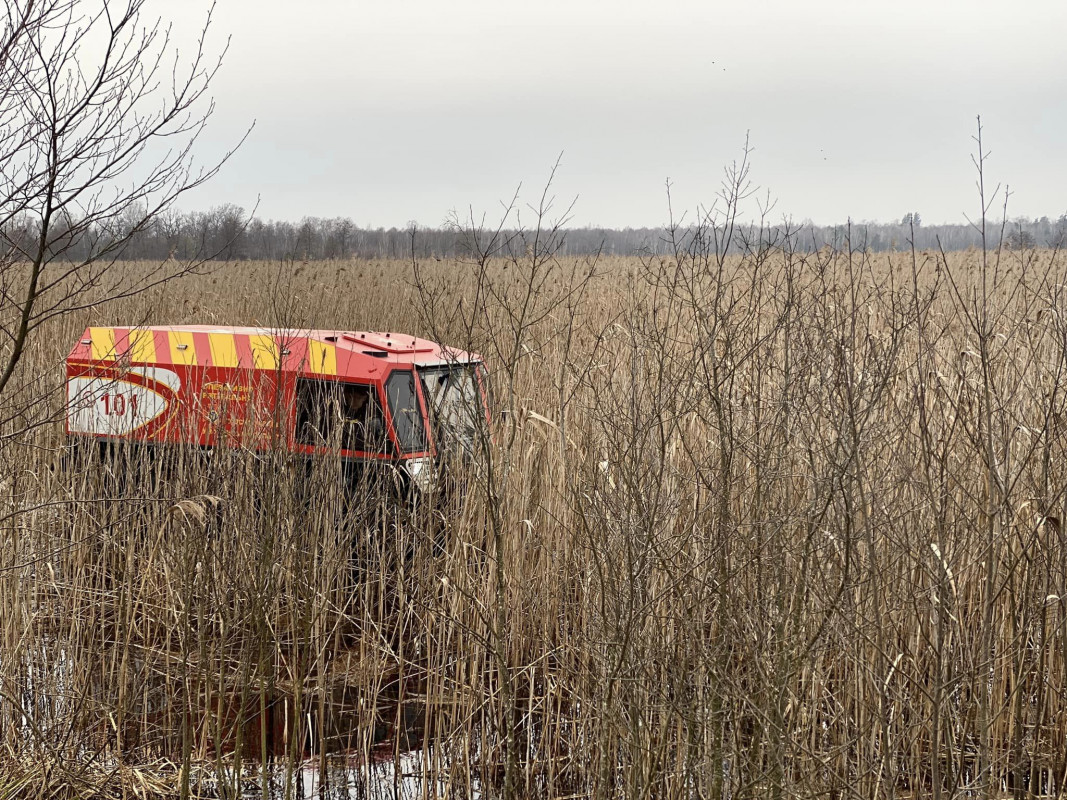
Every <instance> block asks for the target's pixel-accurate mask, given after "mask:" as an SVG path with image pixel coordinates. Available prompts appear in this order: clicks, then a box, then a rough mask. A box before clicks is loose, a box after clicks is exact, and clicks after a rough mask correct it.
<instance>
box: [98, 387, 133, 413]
mask: <svg viewBox="0 0 1067 800" xmlns="http://www.w3.org/2000/svg"><path fill="white" fill-rule="evenodd" d="M127 398H129V400H128V401H127ZM103 399H104V414H105V415H106V416H109V417H123V416H126V409H127V406H128V407H129V410H130V416H132V417H136V416H137V395H136V394H133V393H130V394H129V395H126V394H105V395H104V398H103Z"/></svg>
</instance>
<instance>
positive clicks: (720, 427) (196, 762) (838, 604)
mask: <svg viewBox="0 0 1067 800" xmlns="http://www.w3.org/2000/svg"><path fill="white" fill-rule="evenodd" d="M554 236H555V234H554V233H553V232H546V234H545V235H544V238H542V239H537V240H534V239H531V241H530V243H529V247H528V248H527V250H526V255H525V256H524V257H521V258H498V257H495V256H493V255H492V251H491V248H490V247H489V246H487V245H485V243H484V242H483V243H481V244H475V246H474V247H473V248H472V253H474V255H473V256H472V257H471V258H469V259H465V260H460V261H456V262H440V263H438V262H433V263H428V264H426V263H423V264H414V265H413V264H411V263H406V262H379V261H344V262H326V263H318V264H300V263H294V264H282V265H277V264H267V263H233V264H227V265H224V266H219V267H218V268H216V269H214V270H212V271H210V272H207V273H205V274H202V275H193V276H189V277H186V278H183V279H182V280H180V281H176V282H173V283H169V284H165V285H163V286H161V287H158V288H157V289H154V290H152V291H150V292H147V293H145V294H142V295H139V296H136V297H133V298H129V299H126V300H120V301H116V302H112V303H105V304H102V305H100V306H99V307H97V308H94V309H92V310H91V311H88V312H85V313H84V314H82V315H81V316H78V315H70V316H66V317H59V318H57V319H55V320H53V321H51V322H50V323H49V324H48V327H47V329H46V330H42V331H41V332H40V334H39V335H38V336H37V338H36V339H34V340H33V345H32V350H31V352H29V353H28V354H27V356H26V357H25V358H24V360H23V363H22V364H21V365H20V370H19V373H18V382H19V383H18V386H17V387H15V388H14V389H11V388H9V390H8V392H7V393H6V394H5V396H4V401H5V407H4V409H3V426H4V427H3V434H4V436H5V437H7V441H6V446H5V447H4V448H2V449H0V454H2V457H3V458H4V461H5V463H4V464H3V472H2V474H3V476H4V481H3V485H2V502H3V506H4V508H3V511H2V514H0V521H2V525H0V593H2V596H3V608H4V614H3V621H2V626H3V628H2V633H0V714H2V715H3V719H4V723H3V727H2V728H0V736H2V742H0V745H2V746H0V761H2V766H0V775H2V776H3V777H2V778H0V793H3V794H4V795H5V796H10V795H24V796H36V795H41V796H56V797H63V796H87V795H89V794H93V793H96V792H104V793H106V794H109V795H114V796H118V795H120V794H122V795H126V796H150V795H175V796H177V795H183V796H184V795H190V794H191V795H194V796H195V795H198V794H202V795H209V796H235V795H236V794H238V793H239V792H240V791H241V788H242V786H246V785H249V784H262V783H264V782H266V783H269V784H271V787H272V791H275V792H280V793H282V794H284V795H286V796H295V795H296V794H297V793H298V792H299V791H301V781H300V769H301V768H302V766H304V765H307V764H309V763H310V764H311V765H313V766H316V767H317V768H318V769H319V774H320V775H323V776H326V777H327V778H328V780H329V781H332V785H333V787H334V788H338V789H339V788H340V787H341V786H342V784H345V783H346V782H347V783H348V784H349V789H346V790H345V791H351V792H352V793H353V795H352V796H362V795H361V792H362V793H365V794H367V795H368V796H374V794H375V792H377V791H382V792H384V791H385V790H386V789H387V788H390V787H382V786H379V785H378V784H377V783H376V782H375V779H374V776H373V771H372V770H371V768H370V765H371V764H372V763H373V762H374V761H375V760H381V759H382V758H385V759H386V760H388V759H390V758H392V757H395V756H399V754H400V753H401V752H402V751H403V750H407V749H412V748H417V749H418V750H419V752H420V753H421V758H420V759H418V760H417V761H416V762H413V763H415V764H417V766H416V767H415V770H416V771H417V772H418V773H419V775H418V776H416V777H418V778H420V779H421V781H422V782H421V788H420V789H419V790H418V791H419V792H425V793H426V794H427V795H434V794H437V795H441V796H444V795H446V794H447V796H451V797H464V796H469V795H471V794H472V793H478V792H480V793H481V794H482V795H483V796H498V795H499V796H509V797H520V796H521V797H527V796H531V797H558V798H563V797H595V798H600V797H716V798H717V797H729V798H745V797H752V798H757V797H758V798H764V797H800V796H828V797H840V798H846V797H857V798H858V797H863V798H891V797H898V796H899V797H919V796H923V797H925V796H933V797H956V796H986V797H988V796H1002V795H1005V794H1014V795H1015V796H1033V795H1042V796H1044V795H1057V796H1058V795H1059V794H1061V793H1062V792H1063V787H1064V784H1065V782H1067V756H1065V754H1067V695H1065V692H1067V542H1065V541H1064V538H1063V528H1062V525H1061V520H1062V519H1063V518H1064V513H1065V504H1067V496H1065V489H1067V474H1065V471H1064V469H1063V465H1064V463H1065V450H1067V417H1065V413H1067V397H1065V395H1064V392H1063V390H1062V388H1061V387H1062V385H1063V375H1064V373H1065V371H1067V321H1065V319H1064V317H1063V308H1064V305H1063V300H1064V297H1063V293H1064V285H1065V276H1064V268H1063V263H1062V259H1061V258H1060V255H1059V254H1058V253H1057V252H1054V251H1018V252H1015V251H1013V252H1003V253H998V252H995V251H991V252H988V253H982V252H969V253H959V254H949V255H947V256H945V255H942V254H940V253H935V252H926V253H922V252H919V253H910V252H909V253H894V254H882V255H878V256H877V257H875V256H871V255H868V254H866V253H864V252H862V251H861V250H853V249H852V248H850V247H849V246H848V245H847V243H846V246H845V247H843V248H841V249H840V250H835V251H830V250H824V251H821V252H819V253H816V254H811V253H802V252H799V251H796V250H794V249H792V248H791V246H790V242H789V241H784V242H777V243H775V244H774V245H773V246H771V245H769V244H759V245H753V246H752V247H751V248H749V249H748V250H747V251H746V252H745V253H743V254H740V255H731V256H729V257H720V256H719V255H717V251H718V249H719V247H718V244H719V240H718V235H717V231H716V229H715V228H713V227H710V226H696V227H695V228H692V229H687V230H685V231H678V232H677V233H676V236H677V239H676V242H675V244H676V247H675V249H674V254H673V255H671V256H669V257H661V256H657V257H655V258H646V259H642V258H638V257H635V258H631V259H616V258H612V259H607V258H600V259H577V260H575V259H569V260H565V259H561V258H557V257H556V255H555V252H556V251H555V250H554V246H553V242H554ZM152 268H153V267H152V266H151V265H138V264H128V265H125V266H124V267H122V269H123V270H126V271H132V272H136V271H138V270H150V269H152ZM100 291H101V292H102V293H103V291H104V290H103V289H101V290H100ZM100 299H101V300H103V299H105V298H104V297H103V296H101V298H100ZM88 319H91V320H92V321H93V322H94V324H111V323H114V324H123V323H124V324H131V323H138V322H152V323H157V324H158V323H181V322H190V323H192V322H219V323H227V324H260V325H268V326H270V325H278V326H286V327H291V326H308V327H334V326H336V327H340V328H353V329H387V330H388V329H398V330H404V331H410V332H412V333H418V334H420V335H425V336H429V337H431V338H435V339H438V340H441V341H445V342H448V343H450V344H453V345H456V346H459V347H468V348H470V349H473V350H476V351H479V352H481V353H483V354H484V355H485V356H486V358H487V361H488V363H489V366H490V369H491V372H492V376H493V389H494V395H495V406H496V409H497V412H498V413H497V414H496V415H495V419H494V423H493V430H492V438H485V439H483V440H482V446H483V449H484V452H483V453H482V458H481V460H480V464H479V466H478V468H477V469H475V470H472V471H471V472H470V474H469V475H467V476H465V478H464V480H463V483H462V486H461V488H460V490H459V491H455V492H453V493H452V494H451V496H450V498H449V500H448V502H447V503H442V504H439V505H438V506H437V507H429V505H428V504H427V505H426V506H423V507H417V508H415V509H414V510H397V509H391V508H390V509H386V510H385V511H384V512H383V511H382V510H381V509H380V508H376V506H378V505H379V501H378V498H375V497H356V498H350V497H349V498H346V497H345V496H344V494H343V493H342V492H341V491H340V490H339V489H338V483H337V480H336V475H335V474H334V473H335V472H336V465H334V464H330V463H321V464H318V465H316V467H315V470H314V471H313V473H311V474H307V473H305V472H304V471H303V470H301V469H297V468H296V466H295V465H294V464H293V463H292V462H291V459H289V458H288V457H287V456H286V455H285V454H284V453H272V454H265V455H264V454H258V455H257V454H253V453H246V452H229V453H225V454H216V455H215V457H214V458H211V459H205V458H202V457H200V456H198V455H197V454H193V453H178V454H174V455H173V457H172V458H167V459H155V460H150V461H149V460H133V459H132V457H131V456H129V454H124V455H122V456H121V457H120V458H119V459H118V462H117V463H99V462H96V461H88V462H81V461H78V462H74V463H72V464H67V465H62V464H61V455H62V445H63V442H62V425H61V422H59V421H57V420H59V419H60V415H61V413H62V406H63V394H62V385H63V377H62V375H63V373H62V360H63V357H64V355H65V352H66V350H67V349H68V347H69V346H70V344H71V343H72V342H73V340H74V338H75V337H76V336H77V335H78V334H79V333H80V331H81V330H82V327H81V326H82V325H83V324H84V323H85V322H86V320H88ZM123 459H131V460H130V463H119V462H123ZM442 531H444V534H443V535H442ZM408 769H409V770H410V769H411V767H410V764H409V766H408Z"/></svg>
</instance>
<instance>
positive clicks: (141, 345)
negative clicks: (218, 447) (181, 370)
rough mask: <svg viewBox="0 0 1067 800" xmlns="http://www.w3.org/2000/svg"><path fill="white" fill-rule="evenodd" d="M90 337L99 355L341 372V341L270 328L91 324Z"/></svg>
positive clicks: (103, 358) (101, 357) (154, 361)
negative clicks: (278, 332) (246, 331)
mask: <svg viewBox="0 0 1067 800" xmlns="http://www.w3.org/2000/svg"><path fill="white" fill-rule="evenodd" d="M89 338H90V348H89V349H90V355H91V357H92V359H93V360H94V361H115V360H117V359H128V360H129V361H131V362H134V363H140V364H146V363H147V364H159V363H170V364H175V365H182V366H201V367H208V366H211V367H226V368H230V369H237V368H244V369H249V368H251V369H257V370H277V369H279V368H281V369H285V370H292V371H307V372H312V373H315V374H318V375H327V376H331V377H332V376H336V375H337V374H338V373H337V368H338V364H337V360H338V353H337V347H336V346H335V345H334V344H332V343H330V342H322V341H319V340H317V339H311V338H305V337H303V336H297V337H294V338H291V339H287V340H285V341H280V340H279V339H278V337H277V336H275V335H273V334H270V333H254V334H244V333H240V334H234V333H230V332H228V331H225V330H219V331H206V332H205V331H189V330H180V329H178V330H167V329H164V328H102V327H101V328H89Z"/></svg>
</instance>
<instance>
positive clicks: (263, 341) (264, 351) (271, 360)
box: [248, 334, 278, 369]
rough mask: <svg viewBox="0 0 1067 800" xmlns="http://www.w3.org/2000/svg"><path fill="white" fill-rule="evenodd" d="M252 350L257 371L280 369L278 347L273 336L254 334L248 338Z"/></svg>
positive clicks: (253, 363)
mask: <svg viewBox="0 0 1067 800" xmlns="http://www.w3.org/2000/svg"><path fill="white" fill-rule="evenodd" d="M248 344H249V345H250V346H251V348H252V366H253V367H254V368H256V369H277V368H278V345H277V343H275V341H274V337H273V336H265V335H263V334H253V335H251V336H249V337H248Z"/></svg>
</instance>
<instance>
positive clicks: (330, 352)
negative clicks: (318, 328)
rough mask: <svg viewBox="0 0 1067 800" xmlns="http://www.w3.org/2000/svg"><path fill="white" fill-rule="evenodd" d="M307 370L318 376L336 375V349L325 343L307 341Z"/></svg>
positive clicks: (312, 340)
mask: <svg viewBox="0 0 1067 800" xmlns="http://www.w3.org/2000/svg"><path fill="white" fill-rule="evenodd" d="M307 369H308V370H309V371H311V372H317V373H319V374H320V375H336V374H337V348H336V347H334V346H333V345H332V344H328V343H326V342H320V341H318V340H316V339H309V340H308V360H307Z"/></svg>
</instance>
